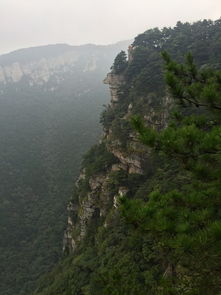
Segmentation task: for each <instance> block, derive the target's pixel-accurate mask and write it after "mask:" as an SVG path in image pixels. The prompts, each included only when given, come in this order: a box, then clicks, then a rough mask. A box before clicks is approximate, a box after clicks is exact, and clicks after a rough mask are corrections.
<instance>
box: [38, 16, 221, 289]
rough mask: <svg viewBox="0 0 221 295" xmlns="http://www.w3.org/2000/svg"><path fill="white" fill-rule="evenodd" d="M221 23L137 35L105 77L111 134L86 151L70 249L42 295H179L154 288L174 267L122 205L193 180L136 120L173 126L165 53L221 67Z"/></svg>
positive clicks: (71, 211)
mask: <svg viewBox="0 0 221 295" xmlns="http://www.w3.org/2000/svg"><path fill="white" fill-rule="evenodd" d="M220 26H221V21H220V20H218V21H216V22H212V21H202V22H197V23H194V24H192V25H191V24H189V23H185V24H182V23H180V22H178V23H177V26H176V27H175V28H173V29H172V28H164V29H162V30H159V29H152V30H148V31H146V32H145V33H144V34H141V35H139V36H138V37H136V38H135V41H134V43H133V44H132V46H131V47H130V48H129V55H128V61H125V59H124V55H123V54H120V56H121V57H120V56H119V55H118V56H117V58H116V59H115V63H114V65H113V68H112V71H111V73H109V74H108V75H107V78H106V79H105V80H104V82H105V83H106V84H109V86H110V92H111V102H110V104H109V105H108V106H107V108H106V109H105V111H104V112H103V113H102V115H101V122H102V123H103V127H104V134H103V136H102V138H101V140H100V143H99V144H97V145H96V146H94V147H93V148H92V149H91V150H90V151H89V152H88V153H87V154H86V155H85V156H84V160H83V166H82V172H81V174H80V177H79V179H78V181H77V182H76V185H75V189H74V193H73V197H72V200H71V202H70V203H69V205H68V207H67V210H68V226H67V229H66V231H65V235H64V245H63V247H64V252H65V253H67V254H68V255H67V257H66V258H65V259H64V260H63V261H61V262H60V264H59V265H58V266H57V267H56V268H55V269H54V271H53V272H52V273H51V274H49V275H48V276H46V277H44V278H43V279H42V281H41V282H40V284H39V287H38V289H37V291H36V293H35V294H38V295H46V294H47V295H52V294H53V295H69V294H72V295H73V294H76V295H79V294H84V295H86V294H87V295H88V294H90V295H95V294H96V295H101V294H102V295H105V294H108V295H110V294H114V295H117V294H119V295H120V294H128V295H129V294H131V295H136V294H139V295H142V294H145V295H146V294H175V293H162V290H158V292H161V293H154V291H153V290H155V291H156V289H157V288H156V286H157V282H159V280H160V276H162V275H163V277H166V276H167V275H168V274H169V273H170V272H171V269H170V268H169V267H168V265H162V263H161V262H160V261H161V259H162V260H163V258H162V257H159V256H158V257H157V255H153V253H157V249H155V248H154V243H153V240H151V239H150V236H148V235H146V236H144V235H143V233H142V231H140V229H139V222H137V223H136V222H134V224H132V226H131V225H129V224H127V222H125V220H124V218H123V217H122V214H121V212H120V211H119V210H118V208H119V197H120V196H125V195H126V196H127V199H135V200H145V199H146V198H147V196H148V194H149V193H150V192H151V191H153V190H155V189H157V190H159V191H161V192H167V191H168V190H172V189H177V188H180V187H182V186H183V185H185V184H186V182H190V179H189V178H188V177H187V175H186V174H185V172H184V171H183V169H181V168H180V166H178V165H177V163H176V161H174V162H173V160H170V161H169V162H168V159H167V160H165V159H164V158H161V157H159V155H157V154H155V153H154V152H152V151H151V150H150V149H148V148H147V147H145V146H143V145H142V144H141V143H140V141H139V140H138V138H137V135H136V133H135V131H134V130H133V129H132V127H131V123H130V120H131V118H132V117H133V116H134V115H140V116H141V117H142V118H143V119H144V122H145V124H146V125H147V126H149V127H153V128H154V129H155V130H158V131H160V130H162V129H164V128H165V127H166V126H167V124H168V117H169V112H170V109H171V107H172V106H173V102H172V100H171V98H170V97H169V96H168V93H167V91H166V89H165V83H164V79H163V71H162V70H163V68H162V64H163V62H162V59H161V56H160V53H161V51H162V50H167V51H168V52H169V53H170V54H171V55H172V56H173V58H176V60H181V61H182V60H183V57H184V54H185V53H186V52H188V51H189V50H191V51H192V52H193V55H194V58H195V60H196V61H197V64H198V66H200V67H202V68H203V67H205V66H207V65H208V64H209V65H211V66H213V67H216V68H220V61H221V51H220V49H221V42H220V40H221V35H220ZM125 63H126V66H125ZM119 69H120V70H119ZM188 111H189V110H188ZM183 112H184V113H185V112H186V110H183ZM189 112H190V113H191V112H192V110H191V108H190V111H189ZM141 210H142V209H141ZM132 214H133V208H132ZM134 214H138V213H137V212H136V211H135V210H134ZM138 217H139V214H138ZM134 219H135V218H134ZM141 221H142V220H141ZM154 251H155V252H154ZM165 255H166V254H165ZM185 292H187V293H185V294H190V293H188V290H187V291H186V290H185ZM176 294H177V293H176ZM179 294H184V293H179ZM191 294H193V293H191ZM194 294H195V293H194ZM197 294H198V293H197ZM199 294H203V293H199ZM216 294H219V293H216Z"/></svg>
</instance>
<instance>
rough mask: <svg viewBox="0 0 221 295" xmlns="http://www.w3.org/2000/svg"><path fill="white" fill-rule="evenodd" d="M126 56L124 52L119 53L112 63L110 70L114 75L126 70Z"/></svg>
mask: <svg viewBox="0 0 221 295" xmlns="http://www.w3.org/2000/svg"><path fill="white" fill-rule="evenodd" d="M127 64H128V63H127V55H126V53H125V51H123V50H122V51H121V52H120V53H118V55H117V56H116V58H115V60H114V63H113V65H112V67H111V70H112V72H113V73H114V74H120V73H122V72H123V71H124V70H125V69H126V68H127Z"/></svg>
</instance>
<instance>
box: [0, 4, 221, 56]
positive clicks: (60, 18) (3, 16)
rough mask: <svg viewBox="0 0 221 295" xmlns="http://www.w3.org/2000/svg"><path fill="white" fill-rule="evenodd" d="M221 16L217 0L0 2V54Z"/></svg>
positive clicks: (113, 38) (105, 39) (99, 40)
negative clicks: (179, 21)
mask: <svg viewBox="0 0 221 295" xmlns="http://www.w3.org/2000/svg"><path fill="white" fill-rule="evenodd" d="M220 17H221V0H0V54H1V53H5V52H9V51H12V50H15V49H18V48H24V47H30V46H38V45H45V44H54V43H69V44H73V45H79V44H85V43H95V44H110V43H114V42H117V41H120V40H125V39H131V38H134V37H135V36H136V35H137V34H139V33H142V32H143V31H145V30H146V29H148V28H152V27H156V26H158V27H163V26H174V25H175V24H176V22H177V21H178V20H181V21H190V22H193V21H196V20H199V19H204V18H211V19H218V18H220Z"/></svg>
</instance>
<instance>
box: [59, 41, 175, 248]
mask: <svg viewBox="0 0 221 295" xmlns="http://www.w3.org/2000/svg"><path fill="white" fill-rule="evenodd" d="M129 50H130V54H129V56H130V58H129V61H128V62H129V65H130V63H131V61H132V56H131V55H132V51H133V47H132V46H130V47H129ZM104 83H105V84H107V85H108V86H109V89H110V103H109V105H108V106H107V107H106V110H105V111H104V113H103V115H104V116H105V115H107V114H112V115H113V117H114V116H118V112H119V109H121V108H122V107H123V111H121V113H120V118H119V117H115V118H112V122H111V125H108V126H106V125H105V124H104V126H103V127H104V133H103V135H102V137H101V140H100V144H99V145H102V146H103V147H104V149H105V150H106V151H107V152H108V153H110V154H111V155H112V157H113V159H114V160H113V162H112V163H109V164H108V165H106V167H102V169H101V170H102V171H99V173H96V172H95V173H94V174H93V175H87V168H85V167H83V170H82V172H81V175H80V177H79V179H78V180H77V182H76V184H75V186H76V187H75V188H76V192H77V193H76V195H75V198H74V199H73V200H72V201H71V202H70V203H69V204H68V206H67V212H68V224H67V228H66V231H65V234H64V242H63V251H64V252H73V251H74V250H75V249H76V248H77V247H78V245H79V244H80V242H81V241H82V240H84V238H85V236H86V235H87V232H88V230H89V228H90V227H91V223H93V222H95V220H96V223H99V224H100V225H101V224H102V226H104V227H108V219H109V213H110V212H114V211H115V210H117V207H118V198H119V197H120V196H123V195H125V196H126V195H130V194H131V193H132V191H131V187H130V184H129V183H126V182H123V183H120V182H119V183H117V184H113V185H112V181H113V176H114V175H118V174H123V175H124V177H127V178H128V177H130V175H132V176H135V177H138V178H139V177H141V178H142V176H144V175H145V174H146V173H147V171H148V170H150V169H151V160H150V158H151V157H150V155H149V154H148V150H147V148H146V147H144V146H143V145H142V144H141V143H140V142H139V140H138V138H137V135H136V133H135V132H134V130H133V129H132V128H131V126H130V119H131V117H132V116H133V115H135V114H136V111H137V106H139V101H140V102H142V101H143V99H144V98H143V97H140V99H138V100H137V101H133V99H129V98H128V97H127V91H128V90H127V89H126V88H125V86H128V84H127V83H128V82H127V77H126V75H125V74H124V73H121V74H116V73H115V72H114V71H112V72H110V73H108V74H107V77H106V78H105V79H104ZM125 97H126V102H125ZM153 99H155V97H154V98H152V97H151V96H150V97H147V98H146V100H145V105H143V108H144V109H145V112H143V119H144V120H145V122H146V125H147V126H151V127H153V128H155V129H158V130H160V129H162V128H164V127H165V126H166V124H167V120H168V111H169V107H170V100H169V98H168V97H167V96H162V97H161V98H160V99H158V104H157V106H156V105H154V102H153ZM134 109H136V110H135V111H134ZM116 125H117V126H116ZM125 125H126V127H127V128H126V134H121V132H122V133H124V132H125V130H123V128H125ZM94 160H95V161H96V159H94ZM83 182H87V185H88V190H87V191H86V192H85V193H84V194H83V195H82V192H81V188H80V187H81V185H82V183H83ZM113 186H114V189H113ZM133 189H134V188H132V190H133ZM76 202H77V204H78V205H76Z"/></svg>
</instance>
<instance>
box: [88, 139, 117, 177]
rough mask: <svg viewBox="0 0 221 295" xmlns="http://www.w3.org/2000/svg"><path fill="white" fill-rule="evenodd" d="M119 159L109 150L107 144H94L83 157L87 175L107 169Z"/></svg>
mask: <svg viewBox="0 0 221 295" xmlns="http://www.w3.org/2000/svg"><path fill="white" fill-rule="evenodd" d="M116 162H117V159H116V157H114V155H113V154H112V153H110V152H108V151H107V149H106V147H105V144H104V143H102V144H99V145H94V146H93V147H92V148H91V149H90V150H89V152H87V153H86V154H85V155H84V157H83V162H82V165H83V167H84V168H85V172H86V175H87V177H90V176H92V175H94V174H98V173H102V172H104V171H106V170H107V169H108V168H109V167H110V166H111V165H112V164H114V163H116Z"/></svg>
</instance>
